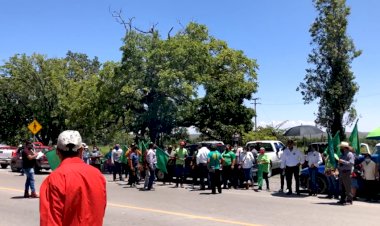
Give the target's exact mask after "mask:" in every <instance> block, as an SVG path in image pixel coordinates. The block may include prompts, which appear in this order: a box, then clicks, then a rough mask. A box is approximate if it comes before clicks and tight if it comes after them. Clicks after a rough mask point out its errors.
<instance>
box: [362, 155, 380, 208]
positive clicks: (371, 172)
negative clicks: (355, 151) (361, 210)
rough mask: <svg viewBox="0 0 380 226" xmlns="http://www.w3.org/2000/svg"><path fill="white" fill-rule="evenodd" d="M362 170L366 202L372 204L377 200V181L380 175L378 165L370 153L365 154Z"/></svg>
mask: <svg viewBox="0 0 380 226" xmlns="http://www.w3.org/2000/svg"><path fill="white" fill-rule="evenodd" d="M362 170H363V179H364V190H365V194H366V201H369V202H371V201H372V200H375V198H376V180H378V179H379V174H378V172H377V169H376V163H375V162H374V161H372V159H371V155H370V154H369V153H366V154H364V161H363V162H362Z"/></svg>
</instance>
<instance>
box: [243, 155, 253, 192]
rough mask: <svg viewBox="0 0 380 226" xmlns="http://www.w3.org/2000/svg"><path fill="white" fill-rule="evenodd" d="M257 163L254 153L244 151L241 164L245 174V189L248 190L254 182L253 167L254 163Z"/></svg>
mask: <svg viewBox="0 0 380 226" xmlns="http://www.w3.org/2000/svg"><path fill="white" fill-rule="evenodd" d="M254 162H255V157H254V156H253V154H252V152H250V151H247V150H245V149H244V151H243V153H242V154H241V162H240V165H241V166H242V168H243V172H244V182H243V184H244V185H245V188H246V189H248V188H249V186H250V185H251V181H252V167H253V163H254Z"/></svg>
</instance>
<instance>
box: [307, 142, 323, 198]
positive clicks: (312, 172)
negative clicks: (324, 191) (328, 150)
mask: <svg viewBox="0 0 380 226" xmlns="http://www.w3.org/2000/svg"><path fill="white" fill-rule="evenodd" d="M306 161H307V164H308V166H309V177H310V184H309V195H310V196H311V195H313V196H316V195H317V193H318V187H317V173H318V166H319V165H320V164H322V162H323V161H322V156H321V154H320V153H319V152H318V151H316V150H315V149H314V148H313V147H310V148H309V151H308V153H307V156H306Z"/></svg>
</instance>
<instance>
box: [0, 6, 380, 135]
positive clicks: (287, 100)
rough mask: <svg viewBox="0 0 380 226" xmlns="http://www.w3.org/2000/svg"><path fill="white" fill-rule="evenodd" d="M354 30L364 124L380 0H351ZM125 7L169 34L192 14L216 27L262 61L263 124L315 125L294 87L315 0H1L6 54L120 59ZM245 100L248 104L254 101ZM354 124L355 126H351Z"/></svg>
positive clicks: (2, 57)
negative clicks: (117, 16) (119, 14)
mask: <svg viewBox="0 0 380 226" xmlns="http://www.w3.org/2000/svg"><path fill="white" fill-rule="evenodd" d="M347 4H348V5H349V6H350V7H351V15H350V17H349V30H348V34H349V35H350V36H351V37H352V38H353V39H354V43H355V45H356V47H357V48H358V49H361V50H363V54H362V55H361V56H360V57H359V58H357V59H356V60H355V61H354V63H353V64H352V70H353V72H354V74H355V75H356V78H357V79H356V81H357V82H358V84H359V86H360V90H359V93H358V94H357V95H356V102H355V106H356V109H357V111H358V114H359V117H360V120H359V130H360V131H370V130H372V129H374V128H375V127H379V126H380V117H379V107H378V104H379V98H380V90H379V84H380V62H379V61H380V42H379V41H378V40H380V14H379V12H380V1H378V0H361V1H358V0H348V1H347ZM109 7H110V8H111V9H112V10H119V9H122V10H123V14H124V16H125V18H128V17H135V18H136V19H135V25H136V26H138V27H140V28H142V29H143V28H149V27H151V26H152V25H153V24H156V23H158V26H157V28H158V29H159V30H160V31H161V32H162V34H164V35H166V33H167V31H169V29H170V28H171V27H172V26H174V28H175V29H180V28H181V25H180V24H179V22H180V23H181V24H183V25H186V24H187V23H188V22H190V21H195V22H198V23H202V24H205V25H207V26H208V28H209V31H210V34H211V35H213V36H215V37H217V38H219V39H222V40H225V41H227V43H228V44H229V46H230V47H232V48H235V49H240V50H243V51H244V52H245V54H246V55H247V56H248V57H250V58H254V59H256V60H257V62H258V64H259V67H260V68H259V70H258V80H259V90H258V92H257V93H256V94H255V95H254V97H258V98H260V100H259V102H260V103H261V104H260V105H257V114H258V118H257V121H258V124H259V125H266V124H273V125H277V124H279V123H280V122H283V121H285V120H288V123H286V124H285V125H284V126H283V127H282V128H287V127H290V126H294V125H299V124H313V121H314V120H315V115H314V114H315V113H316V111H317V104H316V103H313V104H310V105H303V101H302V96H301V94H300V93H299V92H296V87H297V86H298V85H299V83H300V82H301V81H302V80H303V78H304V76H305V69H306V68H307V67H309V65H308V64H307V62H306V60H307V55H308V54H309V53H310V50H311V47H310V45H309V43H310V40H311V38H310V34H309V32H308V30H309V28H310V25H311V24H312V22H313V21H314V19H315V17H316V12H315V9H314V7H313V5H312V1H311V0H288V1H283V0H265V1H263V0H260V1H259V0H240V1H227V0H218V1H216V0H208V1H205V0H203V1H201V0H192V1H178V0H177V1H174V0H161V1H160V0H140V1H130V0H98V1H93V0H92V1H91V0H65V1H63V0H56V1H49V0H39V1H25V0H24V1H21V0H12V1H5V0H2V1H0V28H1V33H0V34H1V42H0V61H1V64H2V63H3V62H4V61H6V60H7V59H8V58H9V57H11V56H13V55H14V54H16V53H26V54H32V53H33V52H36V53H41V54H45V55H47V56H48V57H63V56H64V55H65V54H66V52H67V51H68V50H71V51H74V52H82V53H86V54H87V55H89V56H90V57H94V56H98V57H99V59H100V60H101V61H102V62H104V61H108V60H114V61H119V60H120V58H121V52H120V51H119V48H120V46H121V45H122V42H121V39H122V37H123V34H124V30H123V27H122V26H120V25H119V24H117V23H116V22H115V20H114V18H112V17H111V15H110V13H109V11H108V10H109ZM251 102H252V101H247V102H246V104H247V105H248V106H251V107H252V106H253V105H252V104H251ZM347 130H348V131H350V130H351V127H347Z"/></svg>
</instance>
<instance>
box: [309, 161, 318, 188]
mask: <svg viewBox="0 0 380 226" xmlns="http://www.w3.org/2000/svg"><path fill="white" fill-rule="evenodd" d="M317 173H318V168H317V167H314V168H310V167H309V178H310V186H309V189H310V191H311V192H313V193H317V192H318V184H317Z"/></svg>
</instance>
